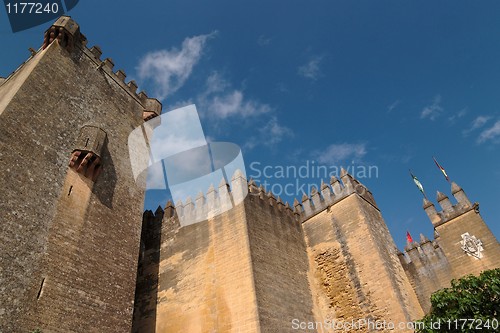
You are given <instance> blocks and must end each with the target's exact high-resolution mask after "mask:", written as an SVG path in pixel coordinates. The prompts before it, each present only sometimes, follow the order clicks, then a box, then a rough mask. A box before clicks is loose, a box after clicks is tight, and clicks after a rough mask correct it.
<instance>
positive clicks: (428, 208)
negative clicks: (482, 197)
mask: <svg viewBox="0 0 500 333" xmlns="http://www.w3.org/2000/svg"><path fill="white" fill-rule="evenodd" d="M451 194H452V195H453V197H454V198H455V200H456V204H453V203H452V202H451V201H450V199H449V198H448V196H447V195H445V194H444V193H442V192H439V191H438V192H437V195H436V197H437V202H438V204H439V206H440V207H441V210H440V211H437V210H436V208H435V206H434V204H433V203H432V202H431V201H429V200H428V199H427V198H424V202H423V208H424V210H425V212H426V213H427V216H428V217H429V219H430V220H431V222H432V225H433V226H434V227H437V226H439V225H442V224H443V223H446V222H448V221H450V220H452V219H454V218H456V217H457V216H460V215H462V214H464V213H466V212H468V211H469V210H471V209H474V210H475V211H476V212H479V204H478V203H474V204H472V203H471V202H470V200H469V198H468V197H467V195H466V194H465V192H464V190H463V189H462V188H461V187H460V186H458V185H457V184H456V183H454V182H453V183H452V184H451Z"/></svg>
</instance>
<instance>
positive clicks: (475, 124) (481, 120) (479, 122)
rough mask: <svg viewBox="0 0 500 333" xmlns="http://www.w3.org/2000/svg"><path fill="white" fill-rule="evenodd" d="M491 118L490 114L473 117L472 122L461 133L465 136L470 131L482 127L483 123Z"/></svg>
mask: <svg viewBox="0 0 500 333" xmlns="http://www.w3.org/2000/svg"><path fill="white" fill-rule="evenodd" d="M490 119H491V117H490V116H477V117H476V119H474V121H473V122H472V124H471V126H470V127H469V128H468V129H466V130H464V131H463V132H462V134H463V135H464V136H467V135H469V134H470V133H471V132H473V131H475V130H477V129H479V128H481V127H483V126H484V125H486V123H487V122H488V121H489V120H490Z"/></svg>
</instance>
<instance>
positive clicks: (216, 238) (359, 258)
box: [133, 171, 423, 333]
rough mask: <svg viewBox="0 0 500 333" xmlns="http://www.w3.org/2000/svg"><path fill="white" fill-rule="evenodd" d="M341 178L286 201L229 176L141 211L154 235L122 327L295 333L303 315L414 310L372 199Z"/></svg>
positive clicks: (390, 317)
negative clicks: (196, 219)
mask: <svg viewBox="0 0 500 333" xmlns="http://www.w3.org/2000/svg"><path fill="white" fill-rule="evenodd" d="M341 180H342V183H340V182H339V181H338V180H337V179H335V178H333V179H332V181H331V186H329V185H326V184H323V185H322V186H321V192H318V190H316V189H313V191H312V193H311V194H310V196H304V198H303V200H302V203H299V202H298V201H295V205H294V208H293V209H292V208H291V207H290V206H289V205H288V204H284V203H283V202H282V200H281V199H280V198H279V197H278V198H276V197H275V196H274V195H273V194H272V193H271V192H266V191H265V190H264V188H263V187H260V188H258V187H256V186H255V183H254V182H253V181H250V182H249V183H247V181H246V180H245V179H244V178H243V177H242V175H241V173H236V174H235V175H234V176H233V178H232V182H231V186H230V187H229V186H228V184H226V183H225V182H224V181H223V182H221V184H220V185H219V187H218V188H217V189H215V188H214V187H211V188H210V189H209V190H208V191H207V194H206V197H205V196H204V195H201V194H200V195H199V196H198V198H197V199H196V200H195V202H193V201H192V200H191V199H190V198H188V199H187V200H186V202H185V203H184V204H183V203H182V202H179V203H177V204H176V205H175V207H174V206H173V204H172V203H170V202H169V203H168V204H167V207H166V209H165V211H163V210H157V211H156V213H155V214H153V213H152V212H150V211H148V212H146V213H145V218H144V228H145V232H146V233H147V234H151V235H155V236H154V239H152V241H151V242H149V244H145V246H144V247H143V249H142V251H141V255H140V257H141V261H140V264H139V265H140V267H141V271H140V272H139V275H138V289H137V293H136V303H135V304H136V308H135V314H134V330H133V332H141V333H149V332H187V331H188V332H221V333H223V332H236V331H238V332H296V331H297V328H299V327H301V326H300V325H301V324H303V323H315V322H322V323H327V322H331V321H332V320H336V321H340V322H350V321H359V320H366V321H372V322H373V323H375V322H376V321H378V322H380V323H383V322H384V321H385V322H391V323H396V324H397V323H400V322H403V323H404V322H410V321H412V320H415V319H418V318H420V317H422V315H423V312H422V310H421V308H420V305H419V303H418V300H417V297H416V295H415V293H414V291H413V289H412V287H411V285H410V282H409V280H408V278H407V277H406V275H405V273H404V270H403V267H402V265H401V263H400V261H399V259H398V256H397V250H396V246H395V244H394V242H393V240H392V238H391V236H390V234H389V231H388V229H387V227H386V225H385V223H384V221H383V219H382V216H381V214H380V211H379V209H378V208H377V206H376V203H375V201H374V199H373V196H372V195H371V193H370V192H369V191H368V190H367V189H366V188H365V187H364V186H363V185H362V184H360V183H359V182H358V181H357V180H356V179H354V178H353V177H352V176H350V175H349V174H347V172H345V171H343V173H342V177H341ZM247 188H248V190H247ZM246 190H247V191H248V196H247V197H246V198H245V199H244V201H243V202H242V203H241V204H240V205H237V206H236V207H234V208H233V209H231V210H229V211H227V212H225V213H223V214H221V215H218V216H215V217H213V218H209V219H208V220H205V221H203V222H200V223H197V224H193V225H189V226H185V227H181V226H180V225H179V222H178V218H177V216H178V215H179V216H182V215H186V214H187V215H189V214H192V215H197V214H199V213H200V212H204V211H206V210H207V209H208V210H210V207H214V203H217V202H219V201H221V200H223V198H226V197H227V196H230V197H231V196H239V197H241V196H242V195H244V194H245V193H244V191H246ZM297 325H298V326H297ZM323 328H324V329H325V330H324V332H329V331H330V330H328V326H327V325H325V326H323ZM367 329H369V328H368V327H367V326H364V327H360V328H359V330H356V331H360V332H362V331H366V330H367ZM313 331H316V332H323V330H321V328H320V327H317V329H315V330H313ZM399 331H403V332H404V331H411V330H409V329H408V330H407V329H402V330H399Z"/></svg>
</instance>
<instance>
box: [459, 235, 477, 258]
mask: <svg viewBox="0 0 500 333" xmlns="http://www.w3.org/2000/svg"><path fill="white" fill-rule="evenodd" d="M460 244H462V250H464V251H465V253H467V254H468V255H469V256H472V257H474V258H476V259H481V258H482V257H483V254H482V253H481V252H483V243H482V242H481V240H479V239H477V238H476V236H471V235H469V233H468V232H466V233H465V234H462V240H461V241H460Z"/></svg>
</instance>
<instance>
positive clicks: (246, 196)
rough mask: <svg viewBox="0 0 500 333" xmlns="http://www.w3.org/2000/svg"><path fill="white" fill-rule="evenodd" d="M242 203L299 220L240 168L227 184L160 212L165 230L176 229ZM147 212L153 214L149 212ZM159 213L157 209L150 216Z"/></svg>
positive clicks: (288, 205) (281, 201)
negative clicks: (247, 176) (248, 201)
mask: <svg viewBox="0 0 500 333" xmlns="http://www.w3.org/2000/svg"><path fill="white" fill-rule="evenodd" d="M244 200H252V201H254V202H256V203H258V204H260V205H262V206H263V207H264V206H265V207H268V209H273V210H275V211H277V212H281V214H283V216H286V217H288V220H290V221H295V222H297V221H299V215H300V214H299V213H297V212H294V210H293V209H292V207H291V206H290V204H289V203H288V202H284V201H283V200H282V199H281V198H280V197H279V196H277V197H276V196H275V195H274V194H273V193H272V192H271V191H266V190H265V189H264V187H263V186H262V185H261V186H257V184H256V183H255V181H254V180H253V179H250V180H249V181H247V180H246V179H245V177H244V176H243V173H242V172H241V170H239V169H238V170H236V171H235V172H234V174H233V176H232V178H231V182H230V184H229V183H227V182H226V180H225V179H224V178H223V179H221V181H220V183H219V185H218V186H217V188H216V187H215V186H214V185H213V184H211V185H210V187H209V188H208V189H207V191H206V192H205V193H202V192H201V191H200V192H199V193H198V194H197V196H196V197H195V198H194V200H193V198H192V197H191V196H188V197H186V198H185V199H184V200H179V201H177V202H176V203H175V204H174V203H173V202H172V201H171V200H169V201H168V202H167V204H166V205H165V209H164V210H162V212H161V213H162V214H164V218H165V223H166V226H165V227H167V228H169V229H170V228H178V227H181V226H185V225H189V224H193V223H196V222H201V221H204V220H208V219H211V218H213V217H215V216H217V215H220V214H222V213H224V212H226V211H229V210H230V209H232V208H234V207H235V206H237V205H238V204H240V203H242V202H243V201H244ZM159 209H161V208H160V207H159ZM146 213H147V214H153V212H151V211H146ZM146 213H145V214H146ZM158 213H159V212H158V210H157V212H156V213H155V214H153V215H156V214H158Z"/></svg>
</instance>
